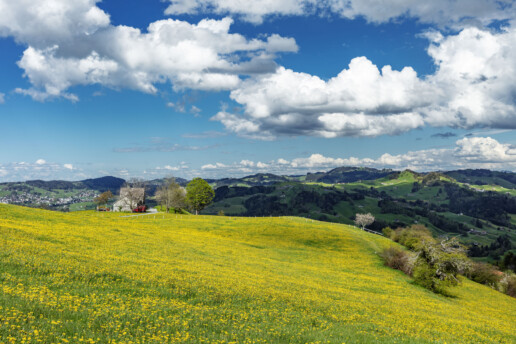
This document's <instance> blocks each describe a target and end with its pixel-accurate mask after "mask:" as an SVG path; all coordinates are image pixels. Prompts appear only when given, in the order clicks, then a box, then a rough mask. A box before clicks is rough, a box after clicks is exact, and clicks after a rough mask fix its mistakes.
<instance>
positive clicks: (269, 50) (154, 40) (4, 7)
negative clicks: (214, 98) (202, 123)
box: [0, 0, 297, 113]
mask: <svg viewBox="0 0 516 344" xmlns="http://www.w3.org/2000/svg"><path fill="white" fill-rule="evenodd" d="M96 2H97V1H96V0H78V1H73V2H70V1H65V0H30V1H29V0H22V1H19V2H15V1H7V0H0V36H12V37H14V38H15V39H16V40H17V41H18V42H20V43H23V44H27V45H28V47H27V49H26V50H25V52H24V53H23V56H22V58H21V60H20V61H19V62H18V65H19V66H20V68H22V69H23V70H24V75H25V76H26V77H27V78H28V79H29V81H30V82H31V84H32V87H31V88H29V89H17V90H16V91H17V92H18V93H20V94H25V95H28V96H31V97H33V98H34V99H36V100H40V101H43V100H46V99H48V98H51V97H64V98H67V99H69V100H72V101H77V100H78V98H77V96H76V95H74V94H72V93H70V92H69V89H71V88H72V87H74V86H77V85H93V84H100V85H103V86H106V87H110V88H114V89H120V88H129V89H135V90H139V91H142V92H146V93H156V92H157V85H158V84H162V83H166V82H170V83H171V84H172V86H173V87H174V89H175V90H180V89H184V88H191V89H199V90H215V91H217V90H230V89H233V88H235V87H236V86H238V84H239V83H240V75H242V74H244V75H245V74H249V73H251V74H255V73H264V72H271V71H273V70H274V69H275V68H276V63H275V62H274V59H275V57H276V53H278V52H295V51H297V45H296V42H295V40H294V39H292V38H286V37H281V36H279V35H277V34H272V35H269V36H264V37H263V39H247V38H246V37H245V36H243V35H240V34H237V33H230V27H231V24H232V23H233V20H232V19H231V18H223V19H220V20H211V19H203V20H201V21H199V22H198V23H196V24H190V23H188V22H185V21H180V20H172V19H167V20H158V21H155V22H153V23H150V25H149V26H148V28H147V29H146V31H144V32H142V31H141V30H139V29H137V28H133V27H129V26H113V25H111V24H110V22H109V17H108V16H107V14H105V13H104V12H103V11H102V10H100V9H99V8H98V7H96V5H95V4H96ZM192 111H193V112H194V113H197V112H198V110H197V109H196V108H193V109H192Z"/></svg>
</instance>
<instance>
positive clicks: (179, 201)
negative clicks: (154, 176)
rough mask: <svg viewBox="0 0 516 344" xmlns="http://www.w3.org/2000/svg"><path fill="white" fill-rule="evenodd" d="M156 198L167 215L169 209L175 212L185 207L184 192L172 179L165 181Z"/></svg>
mask: <svg viewBox="0 0 516 344" xmlns="http://www.w3.org/2000/svg"><path fill="white" fill-rule="evenodd" d="M156 198H157V200H158V202H159V204H160V205H161V206H163V207H164V208H165V209H166V211H167V213H168V212H169V211H170V209H171V208H174V210H176V211H177V210H178V209H183V208H185V207H186V190H185V189H184V188H183V187H182V186H180V185H179V184H178V183H177V182H176V180H175V178H173V177H172V178H168V179H166V180H165V184H164V185H163V186H162V187H161V188H159V190H158V191H157V192H156Z"/></svg>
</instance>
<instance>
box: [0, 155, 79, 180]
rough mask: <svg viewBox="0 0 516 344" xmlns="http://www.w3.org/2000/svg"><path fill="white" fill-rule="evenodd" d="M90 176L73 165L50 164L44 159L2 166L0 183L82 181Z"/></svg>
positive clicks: (0, 168)
mask: <svg viewBox="0 0 516 344" xmlns="http://www.w3.org/2000/svg"><path fill="white" fill-rule="evenodd" d="M87 177H88V176H87V175H86V174H85V173H84V171H83V170H82V169H81V168H76V167H75V166H73V165H72V164H60V163H55V162H48V161H45V160H43V159H38V160H37V161H35V162H33V163H30V162H23V161H22V162H12V163H5V164H0V182H18V181H26V180H34V179H43V180H81V179H85V178H87Z"/></svg>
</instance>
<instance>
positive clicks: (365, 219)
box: [355, 213, 374, 230]
mask: <svg viewBox="0 0 516 344" xmlns="http://www.w3.org/2000/svg"><path fill="white" fill-rule="evenodd" d="M373 222H374V216H373V215H372V214H371V213H367V214H356V215H355V224H356V225H357V226H359V227H360V228H361V229H362V230H364V228H365V227H366V226H369V225H370V224H371V223H373Z"/></svg>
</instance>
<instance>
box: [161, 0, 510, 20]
mask: <svg viewBox="0 0 516 344" xmlns="http://www.w3.org/2000/svg"><path fill="white" fill-rule="evenodd" d="M168 1H169V2H170V3H171V4H170V6H169V7H168V8H167V9H166V11H165V13H166V14H170V15H176V14H185V13H186V14H197V13H206V12H212V13H216V14H227V13H232V14H236V15H238V16H240V17H241V18H242V19H244V20H246V21H249V22H252V23H255V24H259V23H261V22H262V21H263V19H264V18H265V17H267V16H274V15H275V16H277V15H284V16H285V15H309V14H314V13H319V14H325V13H334V14H337V15H340V16H342V17H344V18H349V19H353V18H356V17H364V18H366V20H368V21H370V22H374V23H384V22H388V21H391V20H393V19H396V18H399V17H403V16H408V17H412V18H416V19H418V20H420V21H422V22H425V23H433V24H437V25H440V26H451V27H458V26H464V25H487V24H489V23H491V22H493V21H495V20H504V19H513V18H514V7H513V1H511V0H502V1H495V0H454V1H452V0H433V1H418V0H397V1H390V2H388V3H386V2H385V1H384V0H262V1H240V0H168Z"/></svg>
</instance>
